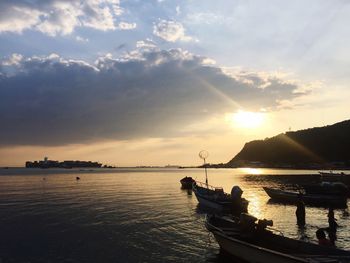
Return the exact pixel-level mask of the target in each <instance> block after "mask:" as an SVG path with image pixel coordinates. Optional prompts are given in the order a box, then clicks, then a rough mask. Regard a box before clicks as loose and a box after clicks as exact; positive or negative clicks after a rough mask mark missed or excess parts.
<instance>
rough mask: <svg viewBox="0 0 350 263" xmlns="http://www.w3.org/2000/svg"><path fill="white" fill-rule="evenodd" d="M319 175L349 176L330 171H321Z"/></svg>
mask: <svg viewBox="0 0 350 263" xmlns="http://www.w3.org/2000/svg"><path fill="white" fill-rule="evenodd" d="M318 173H319V174H320V175H322V176H346V175H349V174H346V173H344V172H333V171H329V172H323V171H319V172H318Z"/></svg>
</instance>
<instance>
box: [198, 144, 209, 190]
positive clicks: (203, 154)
mask: <svg viewBox="0 0 350 263" xmlns="http://www.w3.org/2000/svg"><path fill="white" fill-rule="evenodd" d="M208 156H209V153H208V152H207V151H206V150H201V151H200V152H199V157H200V158H201V159H203V161H204V169H205V183H206V185H207V187H208V174H207V165H206V162H205V159H206V158H208Z"/></svg>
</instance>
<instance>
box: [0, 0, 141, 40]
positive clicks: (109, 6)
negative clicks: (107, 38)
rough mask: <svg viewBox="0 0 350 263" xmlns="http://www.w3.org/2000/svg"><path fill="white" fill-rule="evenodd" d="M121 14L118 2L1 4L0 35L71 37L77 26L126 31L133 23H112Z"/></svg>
mask: <svg viewBox="0 0 350 263" xmlns="http://www.w3.org/2000/svg"><path fill="white" fill-rule="evenodd" d="M122 13H123V11H122V8H121V7H120V3H119V0H87V1H83V2H81V1H58V0H48V1H45V2H37V1H34V2H33V1H21V2H20V1H2V2H0V33H1V32H14V33H22V32H23V31H24V30H29V29H31V30H35V31H40V32H42V33H44V34H47V35H49V36H56V35H68V34H72V33H73V31H74V30H75V29H76V28H77V27H89V28H93V29H96V30H102V31H107V30H115V29H123V30H130V29H134V28H135V27H136V24H135V23H126V22H119V23H117V22H116V18H117V17H118V16H120V15H121V14H122Z"/></svg>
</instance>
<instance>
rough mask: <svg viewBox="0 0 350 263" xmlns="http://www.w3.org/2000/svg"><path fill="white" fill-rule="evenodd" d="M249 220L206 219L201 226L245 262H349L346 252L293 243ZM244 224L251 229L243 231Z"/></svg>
mask: <svg viewBox="0 0 350 263" xmlns="http://www.w3.org/2000/svg"><path fill="white" fill-rule="evenodd" d="M244 218H248V219H247V220H249V221H246V220H245V219H244ZM250 218H252V216H249V215H246V216H245V217H242V216H241V217H240V218H239V219H238V218H229V217H222V216H215V215H207V216H206V219H205V226H206V228H207V229H208V230H209V231H210V232H212V233H213V235H214V237H215V239H216V240H217V242H218V244H219V246H220V248H221V249H222V250H223V251H225V252H226V253H228V254H230V255H231V256H233V257H235V258H239V259H241V260H244V261H247V262H256V263H270V262H282V263H284V262H286V263H287V262H288V263H289V262H342V263H345V262H348V263H349V262H350V252H349V251H346V250H341V249H337V248H334V247H327V246H320V245H317V244H313V243H309V242H304V241H301V240H295V239H292V238H288V237H285V236H282V235H278V234H275V233H273V232H272V231H271V230H270V229H268V228H263V229H261V228H260V229H258V225H259V223H258V224H255V223H254V222H252V221H251V219H250ZM253 218H254V217H253ZM242 220H243V221H242ZM242 222H243V223H242ZM246 222H250V223H248V224H249V226H251V225H252V226H253V228H251V227H249V228H246V226H247V224H246Z"/></svg>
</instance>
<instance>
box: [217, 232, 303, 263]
mask: <svg viewBox="0 0 350 263" xmlns="http://www.w3.org/2000/svg"><path fill="white" fill-rule="evenodd" d="M213 234H214V237H215V239H216V241H217V242H218V244H219V246H220V248H221V249H222V250H224V251H225V252H226V253H228V254H230V255H231V256H233V257H235V258H239V259H241V260H244V261H247V262H255V263H270V262H281V263H296V262H298V263H301V262H309V261H307V260H305V259H302V258H297V257H292V256H289V255H286V254H283V253H278V252H276V251H272V250H269V249H264V248H262V247H258V246H254V245H252V244H249V243H247V242H243V241H240V240H238V239H235V238H230V237H227V236H225V235H224V234H222V233H220V232H213Z"/></svg>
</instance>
